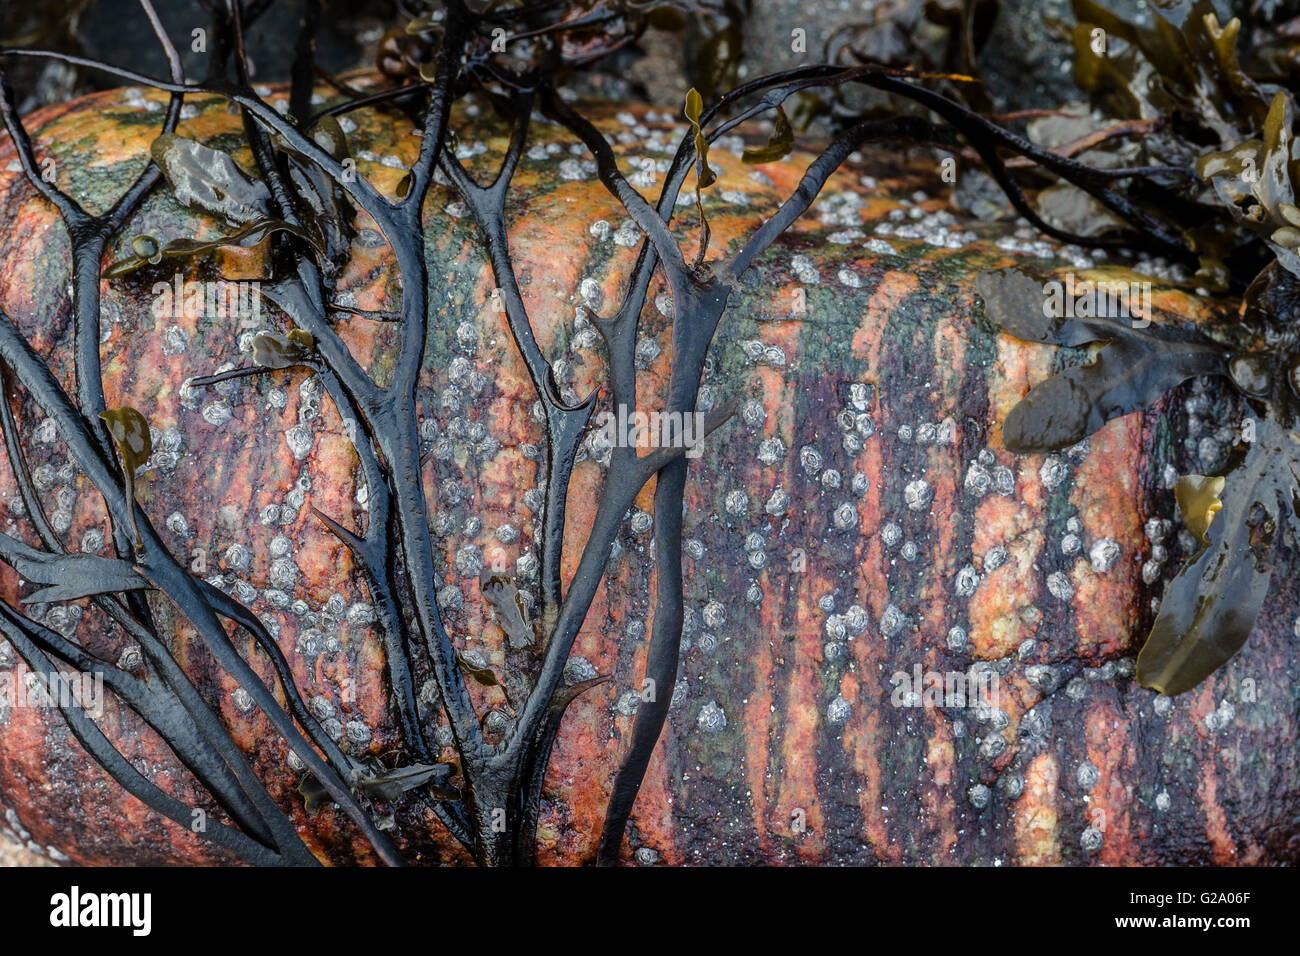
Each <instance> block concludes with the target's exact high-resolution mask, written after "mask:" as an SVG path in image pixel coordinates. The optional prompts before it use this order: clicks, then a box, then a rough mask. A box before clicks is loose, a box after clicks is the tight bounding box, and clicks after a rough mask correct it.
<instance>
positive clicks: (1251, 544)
mask: <svg viewBox="0 0 1300 956" xmlns="http://www.w3.org/2000/svg"><path fill="white" fill-rule="evenodd" d="M1263 425H1264V426H1265V430H1266V432H1267V433H1268V435H1269V436H1270V437H1272V438H1274V439H1275V440H1274V441H1269V440H1267V439H1263V440H1261V441H1259V442H1257V443H1255V444H1253V445H1251V446H1250V449H1249V451H1248V452H1247V454H1246V457H1245V460H1244V461H1243V462H1242V464H1241V465H1240V467H1239V468H1238V469H1237V470H1236V472H1234V473H1233V474H1231V475H1229V476H1228V479H1227V482H1226V485H1225V488H1224V492H1223V505H1222V509H1221V510H1220V511H1219V513H1217V514H1214V515H1212V520H1209V519H1207V517H1206V515H1205V514H1201V515H1199V516H1193V517H1192V522H1191V523H1192V526H1193V527H1194V528H1195V529H1196V530H1198V532H1202V533H1203V534H1204V536H1205V537H1204V540H1205V541H1206V542H1207V543H1206V544H1205V546H1204V547H1202V548H1201V549H1200V551H1198V552H1197V553H1196V554H1195V555H1194V556H1193V557H1192V558H1191V559H1190V560H1189V561H1188V563H1187V564H1186V565H1184V567H1183V569H1182V570H1181V571H1180V572H1179V573H1178V575H1177V577H1175V578H1174V579H1173V580H1172V581H1171V582H1170V583H1169V585H1168V587H1167V588H1166V590H1165V595H1164V599H1163V600H1162V601H1161V604H1160V613H1159V614H1158V615H1157V617H1156V621H1155V624H1154V625H1152V628H1151V634H1150V636H1149V637H1148V638H1147V642H1146V644H1145V646H1144V647H1143V648H1142V652H1141V653H1140V654H1139V655H1138V660H1137V677H1138V682H1139V683H1140V684H1142V686H1144V687H1149V688H1151V689H1153V690H1157V691H1159V692H1160V693H1162V694H1167V695H1169V696H1171V697H1172V696H1174V695H1175V694H1181V693H1183V692H1185V691H1188V690H1191V689H1192V688H1194V687H1196V686H1197V685H1198V684H1200V683H1201V682H1202V681H1203V680H1205V679H1206V678H1207V677H1209V676H1210V675H1211V674H1213V673H1214V672H1215V671H1216V670H1218V669H1219V668H1220V667H1222V666H1223V665H1224V664H1225V663H1227V662H1228V660H1230V659H1231V658H1232V656H1233V655H1234V654H1236V653H1237V652H1238V651H1239V650H1241V647H1242V645H1244V644H1245V643H1246V639H1247V638H1249V637H1250V633H1251V630H1252V629H1253V628H1254V626H1255V619H1256V618H1257V617H1258V616H1259V612H1260V608H1261V607H1262V606H1263V604H1264V598H1265V597H1266V596H1267V595H1268V589H1269V582H1270V580H1271V578H1272V575H1273V551H1274V545H1275V542H1276V539H1277V530H1278V528H1277V525H1278V521H1279V519H1280V517H1281V516H1282V515H1287V516H1289V515H1290V513H1291V506H1290V498H1291V495H1292V491H1293V489H1294V487H1295V480H1294V470H1293V469H1294V467H1295V458H1294V457H1293V455H1294V452H1293V450H1292V448H1291V447H1290V446H1291V442H1290V440H1289V439H1288V438H1286V437H1285V436H1284V435H1282V433H1281V429H1279V428H1276V427H1275V426H1272V425H1271V424H1269V423H1267V422H1265V423H1263ZM1277 439H1280V440H1281V443H1279V442H1278V441H1277ZM1257 506H1258V507H1257ZM1205 510H1207V511H1208V510H1209V509H1208V507H1207V508H1206V509H1205ZM1207 521H1208V529H1205V525H1206V523H1207Z"/></svg>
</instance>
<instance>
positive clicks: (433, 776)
mask: <svg viewBox="0 0 1300 956" xmlns="http://www.w3.org/2000/svg"><path fill="white" fill-rule="evenodd" d="M455 771H456V767H455V765H454V764H449V763H435V764H425V763H417V764H411V765H410V766H409V767H397V768H395V769H393V770H387V771H384V772H383V773H379V774H376V775H374V776H370V777H362V778H361V780H359V781H358V783H357V785H358V786H359V787H360V788H361V790H362V792H364V793H366V794H367V795H369V796H371V797H373V798H375V799H377V800H386V801H388V802H389V803H391V802H392V801H394V800H396V799H397V798H398V797H400V796H401V795H402V794H404V793H406V792H407V791H408V790H414V789H416V788H417V787H423V786H425V785H426V784H427V785H428V789H429V793H430V794H432V795H433V796H434V797H435V798H436V799H438V800H455V799H457V798H458V797H459V796H460V792H459V791H458V790H457V789H456V788H455V787H454V786H452V785H451V783H450V781H451V778H452V776H453V775H454V774H455Z"/></svg>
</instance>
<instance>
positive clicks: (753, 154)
mask: <svg viewBox="0 0 1300 956" xmlns="http://www.w3.org/2000/svg"><path fill="white" fill-rule="evenodd" d="M792 149H794V127H793V126H791V125H790V118H789V117H788V116H786V115H785V110H784V109H783V108H782V107H780V106H778V107H777V108H776V118H775V119H774V120H773V121H772V135H771V136H769V137H768V140H767V145H766V146H760V147H752V146H751V147H746V148H745V152H744V154H743V155H742V156H741V157H740V158H741V160H743V161H744V162H746V163H749V164H751V165H757V164H759V163H775V162H777V161H778V160H781V159H784V158H785V157H786V156H788V155H789V153H790V150H792Z"/></svg>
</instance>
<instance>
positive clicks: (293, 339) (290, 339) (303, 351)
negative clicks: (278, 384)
mask: <svg viewBox="0 0 1300 956" xmlns="http://www.w3.org/2000/svg"><path fill="white" fill-rule="evenodd" d="M315 353H316V340H315V339H314V338H312V335H311V333H310V332H307V331H304V330H303V329H292V330H290V332H289V334H288V335H286V336H282V335H277V334H276V333H274V332H258V333H257V334H256V335H255V336H253V361H254V362H256V363H257V364H258V365H260V366H262V367H263V368H291V367H293V366H295V365H310V364H311V363H312V362H314V361H315Z"/></svg>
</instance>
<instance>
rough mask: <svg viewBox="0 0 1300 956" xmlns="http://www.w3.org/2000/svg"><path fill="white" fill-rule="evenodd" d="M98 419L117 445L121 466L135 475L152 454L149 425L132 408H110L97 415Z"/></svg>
mask: <svg viewBox="0 0 1300 956" xmlns="http://www.w3.org/2000/svg"><path fill="white" fill-rule="evenodd" d="M99 417H100V418H102V419H103V420H104V423H105V424H106V425H107V426H108V433H109V434H110V435H112V436H113V441H115V442H116V443H117V450H118V454H119V455H121V457H122V465H123V467H124V468H125V469H126V471H127V472H128V473H129V474H135V472H137V471H139V470H140V466H141V465H143V464H144V463H145V462H146V461H148V460H149V456H150V455H152V454H153V438H152V437H150V435H149V423H148V422H147V421H145V417H144V416H143V415H141V414H140V413H139V412H138V411H136V410H135V409H134V408H131V407H129V406H123V407H122V408H110V409H107V410H106V411H102V412H100V413H99Z"/></svg>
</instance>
